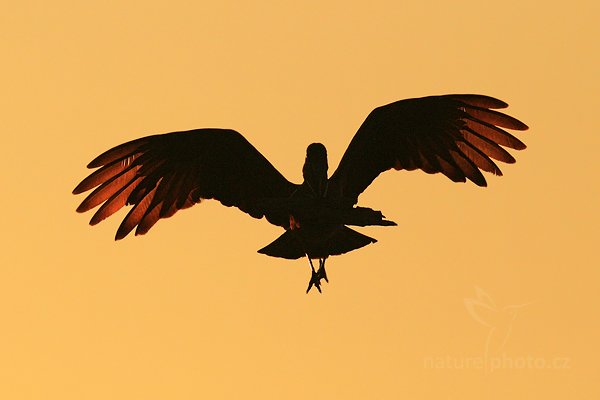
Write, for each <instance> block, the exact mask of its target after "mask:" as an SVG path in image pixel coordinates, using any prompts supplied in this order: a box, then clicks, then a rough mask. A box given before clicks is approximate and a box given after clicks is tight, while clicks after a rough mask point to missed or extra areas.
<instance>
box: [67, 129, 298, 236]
mask: <svg viewBox="0 0 600 400" xmlns="http://www.w3.org/2000/svg"><path fill="white" fill-rule="evenodd" d="M97 167H100V168H99V169H97V170H96V171H94V172H93V173H92V174H90V175H89V176H88V177H87V178H85V179H84V180H83V181H82V182H81V183H80V184H79V185H78V186H77V187H76V188H75V189H74V190H73V193H74V194H78V193H82V192H85V191H88V190H90V189H92V188H96V189H95V190H94V191H93V192H92V193H91V194H89V195H88V196H87V198H86V199H85V200H83V202H82V203H81V205H80V206H79V207H78V208H77V211H78V212H85V211H88V210H90V209H92V208H94V207H96V206H98V205H100V204H102V206H101V207H100V208H99V209H98V210H97V211H96V213H95V214H94V216H93V217H92V219H91V221H90V224H91V225H95V224H97V223H98V222H100V221H102V220H103V219H105V218H107V217H108V216H110V215H112V214H113V213H115V212H116V211H118V210H119V209H120V208H122V207H123V206H125V205H133V208H132V209H131V210H130V211H129V213H128V214H127V216H126V217H125V219H124V220H123V222H122V223H121V226H120V227H119V229H118V231H117V235H116V240H119V239H122V238H124V237H125V236H127V234H129V233H130V232H131V231H132V230H133V229H134V228H136V227H137V228H136V232H135V233H136V235H143V234H144V233H146V232H148V230H149V229H150V228H151V227H152V226H153V225H154V224H155V223H156V222H157V221H158V220H159V219H160V218H168V217H170V216H172V215H173V214H175V213H176V212H177V211H178V210H180V209H183V208H187V207H191V206H192V205H194V204H196V203H199V202H200V201H201V199H216V200H219V201H220V202H221V203H222V204H223V205H225V206H235V207H238V208H239V209H240V210H242V211H244V212H246V213H248V214H250V215H251V216H252V217H255V218H262V217H263V215H264V214H265V211H266V210H265V209H264V206H262V201H263V200H264V199H268V198H273V197H288V196H289V195H290V194H291V193H292V192H293V191H294V190H295V188H296V185H294V184H292V183H290V182H289V181H288V180H287V179H285V178H284V177H283V175H281V174H280V173H279V172H278V171H277V170H276V169H275V167H273V165H271V163H269V161H268V160H267V159H266V158H265V157H264V156H263V155H262V154H261V153H260V152H259V151H258V150H256V148H254V147H253V146H252V145H251V144H250V143H249V142H248V141H247V140H246V139H245V138H244V137H243V136H242V135H241V134H240V133H238V132H236V131H233V130H227V129H197V130H193V131H186V132H173V133H167V134H163V135H153V136H148V137H144V138H140V139H137V140H133V141H131V142H127V143H124V144H121V145H119V146H117V147H114V148H112V149H110V150H108V151H106V152H104V153H102V154H101V155H99V156H98V157H96V158H95V159H94V160H93V161H92V162H90V164H89V165H88V168H97Z"/></svg>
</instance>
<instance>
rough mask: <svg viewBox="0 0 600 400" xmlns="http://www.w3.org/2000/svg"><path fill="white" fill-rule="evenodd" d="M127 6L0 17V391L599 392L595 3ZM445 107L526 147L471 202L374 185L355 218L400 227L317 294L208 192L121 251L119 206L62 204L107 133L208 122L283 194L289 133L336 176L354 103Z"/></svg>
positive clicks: (354, 116) (296, 161) (6, 394)
mask: <svg viewBox="0 0 600 400" xmlns="http://www.w3.org/2000/svg"><path fill="white" fill-rule="evenodd" d="M125 3H126V4H124V3H123V2H97V4H95V5H91V3H90V2H79V1H53V2H47V1H38V2H34V1H19V2H4V4H3V5H2V13H1V14H0V30H1V32H2V35H1V37H0V41H1V42H0V43H1V51H2V55H3V57H2V58H3V61H2V63H1V65H0V80H1V81H0V84H1V87H2V93H3V95H2V96H0V103H1V108H2V156H1V157H0V162H1V163H2V165H1V169H0V171H1V174H2V177H1V182H2V194H3V195H2V196H1V197H0V202H1V207H2V210H3V213H2V214H3V215H2V224H1V232H2V252H1V254H0V268H1V270H0V271H1V277H0V398H2V399H198V398H211V399H213V398H214V399H221V398H223V399H227V398H248V399H253V398H289V399H306V398H316V399H320V398H344V399H367V398H376V399H400V398H411V399H481V398H486V399H502V398H509V397H510V398H511V399H533V398H556V399H559V398H561V399H564V398H571V397H572V396H575V397H577V398H580V399H596V398H600V384H599V383H598V379H597V378H598V376H599V374H600V360H599V356H600V352H599V350H600V345H599V344H598V343H599V342H598V337H600V321H599V319H600V318H599V314H598V306H599V305H600V301H599V294H598V289H599V286H600V273H599V271H598V267H599V265H600V263H599V261H600V260H599V257H598V244H599V241H598V239H599V237H600V235H599V232H598V226H599V222H600V221H599V212H598V204H599V203H598V201H599V198H600V196H599V194H600V193H599V185H598V175H597V174H598V168H599V166H600V165H599V164H600V163H599V162H598V147H599V145H600V139H599V135H598V132H599V129H600V123H599V122H598V106H599V101H598V93H599V91H600V85H599V83H600V79H599V77H598V72H599V71H600V62H599V54H600V46H599V44H598V43H599V37H600V28H599V27H598V20H599V19H600V10H599V5H598V4H599V3H598V2H597V1H570V2H567V3H559V2H550V3H551V4H543V5H541V4H542V3H540V2H539V1H523V0H520V1H508V2H482V1H469V2H437V3H436V2H433V3H431V2H420V4H419V5H408V4H403V3H404V2H399V1H388V2H379V1H369V2H365V4H364V5H350V4H349V3H348V2H347V1H335V2H333V1H329V2H323V1H315V2H302V3H303V5H299V4H297V2H290V4H287V5H283V4H282V2H264V3H262V2H253V3H228V2H219V4H218V5H216V4H213V3H216V2H191V1H190V2H180V1H168V2H166V1H165V2H152V1H148V0H145V1H137V2H133V1H130V2H125ZM561 4H562V5H561ZM453 92H459V93H462V92H474V93H484V94H489V95H492V96H496V97H499V98H501V99H503V100H505V101H507V102H509V103H510V105H511V108H509V112H510V113H511V114H512V115H514V116H516V117H517V118H520V119H522V120H523V121H524V122H526V123H527V124H529V126H530V127H531V129H530V131H528V132H525V133H523V134H521V135H519V137H521V138H522V139H523V140H524V141H525V142H526V143H527V145H528V146H529V148H528V149H527V150H526V151H523V152H520V153H516V154H515V153H514V152H513V154H515V155H516V157H517V159H518V162H517V164H516V165H510V166H506V165H504V166H502V169H503V171H504V173H505V176H504V177H503V178H497V177H493V176H489V175H487V177H488V182H489V188H487V189H480V188H477V187H475V186H474V185H472V184H467V185H465V184H453V183H451V182H450V181H449V180H447V179H445V178H443V177H442V176H441V175H434V176H431V175H426V174H424V173H417V172H411V173H408V172H398V173H395V174H394V173H387V174H385V175H384V176H383V177H380V178H379V179H378V180H377V181H376V182H375V184H374V185H373V186H371V187H370V188H369V190H368V191H367V192H366V193H365V194H364V195H363V196H362V197H361V204H363V205H366V206H373V207H374V208H376V209H380V210H383V211H384V213H385V215H386V216H387V217H389V218H390V219H393V220H395V221H396V222H398V224H399V226H398V228H395V229H392V228H387V229H386V228H369V229H362V230H361V231H362V232H364V233H366V234H368V235H372V236H374V237H376V238H377V239H379V243H377V244H376V245H372V246H369V247H367V248H365V249H362V250H360V251H356V252H354V253H351V254H348V255H345V256H343V257H336V258H333V259H331V260H330V262H329V264H328V265H329V269H328V272H329V276H330V281H331V283H330V284H329V285H325V288H324V293H323V295H319V294H318V293H316V292H314V293H311V294H310V295H305V294H304V290H305V287H306V283H307V282H308V279H309V275H310V273H309V269H308V267H307V265H306V264H307V263H306V260H298V261H291V262H290V261H285V260H281V259H275V258H269V257H265V256H262V255H259V254H257V253H256V250H257V249H259V248H260V247H262V246H264V245H265V244H267V243H269V242H270V241H271V240H273V239H274V238H275V237H276V236H278V235H279V230H278V228H276V227H272V226H270V225H268V224H267V223H265V221H259V220H254V219H251V218H248V217H247V216H246V215H244V214H242V213H241V212H239V211H237V210H235V209H231V208H225V207H222V206H220V205H219V204H218V203H216V202H206V203H205V204H203V205H199V206H196V207H194V208H192V209H191V210H186V211H182V212H180V213H179V214H177V215H176V216H175V217H174V218H171V219H169V220H163V221H161V222H159V223H158V224H157V225H156V226H155V227H154V228H153V230H152V231H151V232H150V234H148V235H147V236H144V237H128V238H127V239H125V240H123V241H121V242H118V243H115V242H114V241H113V240H112V239H113V236H114V233H115V230H116V228H117V226H118V224H119V223H120V219H121V218H122V217H123V216H124V213H123V212H121V213H119V214H117V215H116V216H114V217H112V218H110V219H109V220H107V221H105V222H104V223H102V224H100V225H99V226H97V227H94V228H90V227H88V226H87V221H88V220H89V218H90V217H91V215H92V214H91V213H88V214H87V215H78V214H76V213H75V211H74V210H75V208H76V206H77V204H79V202H80V201H81V200H82V199H83V196H78V197H75V196H72V195H71V194H70V192H71V190H72V189H73V187H74V186H75V185H76V184H77V183H78V182H79V181H80V180H81V179H82V178H83V177H84V176H85V175H86V174H87V173H88V171H87V170H86V169H85V165H86V164H87V163H88V162H89V161H90V160H91V159H92V158H93V157H95V156H96V155H97V154H99V153H100V152H102V151H104V150H106V149H107V148H109V147H112V146H114V145H117V144H119V143H121V142H124V141H127V140H131V139H134V138H137V137H140V136H144V135H148V134H153V133H162V132H169V131H175V130H185V129H192V128H198V127H229V128H233V129H236V130H239V131H240V132H242V133H243V134H244V135H245V136H246V137H247V138H248V139H249V140H250V141H251V142H252V143H253V144H254V145H255V146H256V147H257V148H258V149H259V150H260V151H262V152H263V154H265V156H266V157H267V158H268V159H269V160H270V161H271V162H272V163H273V164H274V165H275V166H276V167H278V168H279V169H280V170H281V171H282V172H283V173H284V175H285V176H286V177H288V179H290V180H292V181H295V182H299V181H300V179H301V166H302V163H303V160H304V152H305V148H306V145H307V144H309V143H310V142H312V141H322V142H323V143H324V144H325V145H326V146H327V147H328V149H329V157H330V165H331V169H332V170H333V169H334V167H335V166H337V163H338V161H339V159H340V157H341V155H342V153H343V151H344V150H345V148H346V146H347V144H348V143H349V141H350V139H351V137H352V135H353V134H354V132H355V131H356V129H357V128H358V126H359V125H360V124H361V122H362V121H363V120H364V118H365V117H366V115H367V114H368V113H369V111H370V110H371V109H373V108H374V107H376V106H378V105H382V104H386V103H389V102H392V101H395V100H398V99H402V98H408V97H420V96H426V95H432V94H442V93H453ZM330 172H331V171H330ZM477 288H479V289H477ZM477 290H479V295H480V297H482V296H483V295H484V294H487V295H488V296H489V297H490V298H491V300H488V304H491V302H492V301H493V302H494V303H495V305H496V309H495V310H493V309H491V308H493V307H491V308H489V307H488V309H485V307H484V308H480V310H479V311H478V314H477V315H475V314H472V313H471V312H470V311H469V310H468V309H467V308H466V307H465V299H472V298H477ZM466 302H467V303H469V302H471V303H472V301H471V300H466ZM524 303H530V304H527V305H526V306H523V307H522V308H519V309H518V315H516V318H514V319H512V317H511V314H510V308H508V309H507V308H505V306H511V305H520V304H524ZM482 311H485V312H487V313H488V315H487V316H482V315H481V314H480V312H482ZM476 317H481V318H482V320H484V322H486V321H487V322H486V323H487V324H488V325H489V326H485V325H484V324H482V323H480V321H479V320H478V318H476ZM511 321H512V324H511ZM492 328H493V329H494V332H493V333H494V335H496V336H495V337H493V338H492V339H491V340H492V341H491V342H490V343H492V345H491V347H490V348H489V349H488V350H489V351H488V352H486V350H485V348H486V340H487V337H488V334H489V332H490V329H492ZM502 332H503V333H502ZM494 341H496V342H494ZM502 341H505V342H506V343H505V345H504V347H501V343H500V342H502ZM494 343H495V344H494ZM494 346H496V347H494ZM494 354H495V355H496V356H498V357H500V356H501V357H503V358H502V360H504V361H502V362H503V365H502V366H501V367H499V368H490V365H488V364H489V363H488V361H489V359H490V357H492V356H494ZM486 356H487V357H486ZM527 357H529V358H530V359H531V358H533V360H534V361H535V363H534V365H531V363H529V364H527V365H523V363H522V362H520V361H519V360H526V359H527ZM482 358H484V359H485V360H488V361H486V365H485V366H484V367H481V365H479V366H478V365H471V364H468V363H466V362H465V360H468V359H475V360H477V359H478V360H481V359H482ZM432 360H433V361H432ZM440 360H441V361H440ZM485 360H484V361H485ZM540 360H541V361H540ZM556 360H558V361H556ZM511 363H513V364H512V365H511ZM556 363H558V364H556Z"/></svg>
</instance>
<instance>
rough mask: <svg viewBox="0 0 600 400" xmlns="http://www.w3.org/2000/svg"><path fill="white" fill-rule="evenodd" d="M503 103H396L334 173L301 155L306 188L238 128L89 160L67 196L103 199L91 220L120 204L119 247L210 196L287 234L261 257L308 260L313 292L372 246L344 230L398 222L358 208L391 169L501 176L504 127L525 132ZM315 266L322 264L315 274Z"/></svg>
mask: <svg viewBox="0 0 600 400" xmlns="http://www.w3.org/2000/svg"><path fill="white" fill-rule="evenodd" d="M507 106H508V105H507V104H506V103H504V102H503V101H500V100H498V99H495V98H492V97H488V96H482V95H473V94H455V95H445V96H431V97H424V98H417V99H408V100H401V101H397V102H395V103H391V104H388V105H385V106H382V107H378V108H376V109H375V110H373V111H372V112H371V113H370V114H369V116H368V117H367V119H366V120H365V121H364V122H363V124H362V125H361V127H360V128H359V130H358V132H357V133H356V135H355V136H354V138H353V139H352V141H351V142H350V145H349V146H348V149H347V150H346V152H345V153H344V156H343V157H342V160H341V161H340V165H339V166H338V168H337V170H336V171H335V172H334V173H333V175H331V177H329V178H328V175H327V169H328V165H327V151H326V149H325V146H323V145H322V144H320V143H313V144H311V145H309V146H308V148H307V149H306V161H305V162H304V167H303V168H302V175H303V176H304V182H303V183H302V184H300V185H297V184H294V183H291V182H289V181H288V180H287V179H286V178H284V177H283V175H281V173H279V171H277V169H275V168H274V167H273V165H271V163H270V162H269V161H268V160H267V159H266V158H265V157H264V156H263V155H262V154H261V153H260V152H258V151H257V150H256V149H255V148H254V147H253V146H252V145H251V144H250V143H249V142H248V141H247V140H246V139H245V138H244V137H243V136H242V135H241V134H240V133H238V132H236V131H233V130H229V129H196V130H192V131H186V132H173V133H167V134H162V135H153V136H147V137H144V138H140V139H136V140H133V141H130V142H127V143H124V144H121V145H119V146H117V147H114V148H112V149H110V150H108V151H106V152H105V153H103V154H101V155H100V156H98V157H96V158H95V159H94V160H93V161H92V162H90V164H89V165H88V168H98V167H100V168H99V169H98V170H96V171H94V172H93V173H92V174H91V175H89V176H88V177H87V178H85V179H84V180H83V181H82V182H81V183H80V184H79V185H78V186H77V187H76V188H75V189H74V190H73V193H74V194H78V193H82V192H85V191H87V190H90V189H92V188H95V187H96V189H95V190H94V191H93V192H92V193H91V194H90V195H89V196H88V197H87V198H86V199H85V200H84V201H83V202H82V203H81V205H80V206H79V207H78V208H77V211H78V212H84V211H88V210H90V209H92V208H94V207H96V206H98V205H100V204H102V205H101V207H100V208H99V209H98V210H97V211H96V213H95V214H94V216H93V217H92V219H91V221H90V224H91V225H95V224H97V223H98V222H100V221H102V220H103V219H105V218H106V217H108V216H110V215H111V214H113V213H114V212H116V211H117V210H119V209H120V208H121V207H123V206H125V205H133V207H132V208H131V210H130V211H129V213H128V214H127V216H126V217H125V219H124V220H123V222H122V223H121V225H120V226H119V229H118V230H117V235H116V240H119V239H122V238H124V237H125V236H127V234H129V233H130V232H131V231H132V230H133V229H134V228H135V234H136V235H143V234H145V233H146V232H148V230H149V229H150V228H151V227H152V226H153V225H154V224H155V223H156V222H157V221H158V220H159V219H160V218H168V217H170V216H172V215H173V214H175V213H176V212H177V211H178V210H180V209H183V208H188V207H191V206H192V205H194V204H196V203H199V202H200V201H201V200H202V199H216V200H219V201H220V202H221V203H222V204H223V205H225V206H228V207H230V206H235V207H238V208H239V209H240V210H242V211H244V212H245V213H247V214H249V215H251V216H252V217H254V218H262V217H263V216H264V217H266V219H267V220H268V221H269V222H270V223H271V224H274V225H277V226H281V227H282V228H284V229H285V232H284V233H283V234H282V235H281V236H280V237H279V238H278V239H276V240H275V241H274V242H272V243H271V244H269V245H268V246H266V247H264V248H262V249H260V250H258V252H259V253H262V254H266V255H269V256H273V257H282V258H287V259H297V258H301V257H304V256H306V257H308V260H309V263H310V267H311V269H312V275H311V278H310V281H309V285H308V289H307V292H308V291H309V290H310V289H311V287H312V286H313V285H314V286H315V287H316V288H317V289H318V290H319V291H321V287H320V284H321V280H322V279H325V280H326V281H328V280H327V274H326V272H325V260H326V259H327V257H329V256H332V255H339V254H343V253H346V252H349V251H352V250H355V249H358V248H361V247H363V246H366V245H367V244H370V243H375V242H376V240H375V239H373V238H370V237H368V236H365V235H362V234H360V233H358V232H356V231H354V230H352V229H350V228H348V227H347V226H346V225H355V226H367V225H383V226H389V225H396V224H395V223H394V222H392V221H389V220H386V219H385V217H384V216H383V215H382V213H381V212H380V211H375V210H372V209H370V208H365V207H358V206H355V205H356V204H357V202H358V196H359V195H360V194H361V193H362V192H363V191H364V190H365V189H366V188H367V187H368V186H369V185H370V184H371V182H373V180H374V179H375V178H376V177H377V176H378V175H379V174H380V173H382V172H384V171H387V170H389V169H392V168H393V169H396V170H400V169H405V170H414V169H421V170H423V171H425V172H427V173H430V174H433V173H437V172H441V173H442V174H444V175H446V176H447V177H448V178H450V179H451V180H452V181H454V182H465V181H466V179H469V180H470V181H472V182H474V183H475V184H476V185H478V186H486V181H485V178H484V177H483V175H482V174H481V171H480V170H483V171H486V172H491V173H493V174H496V175H501V174H502V173H501V172H500V169H499V168H498V166H497V165H496V164H495V163H494V161H492V159H495V160H499V161H502V162H506V163H513V162H515V159H514V158H513V157H512V156H511V155H510V154H509V153H508V152H507V151H506V150H505V149H504V148H503V147H501V146H504V147H509V148H512V149H517V150H521V149H524V148H525V145H524V144H523V143H522V142H521V141H520V140H519V139H517V138H515V137H514V136H513V135H511V134H510V133H508V132H506V131H504V130H503V129H501V127H503V128H509V129H514V130H525V129H527V126H526V125H525V124H524V123H522V122H520V121H518V120H517V119H515V118H513V117H510V116H508V115H505V114H502V113H500V112H497V111H493V110H491V109H498V108H505V107H507ZM311 259H319V268H318V269H317V270H316V271H315V268H314V267H313V264H312V261H311Z"/></svg>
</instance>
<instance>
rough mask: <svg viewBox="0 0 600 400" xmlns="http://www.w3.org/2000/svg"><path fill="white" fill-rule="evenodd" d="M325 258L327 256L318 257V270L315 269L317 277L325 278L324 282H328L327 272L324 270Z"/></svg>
mask: <svg viewBox="0 0 600 400" xmlns="http://www.w3.org/2000/svg"><path fill="white" fill-rule="evenodd" d="M325 260H327V257H325V258H319V270H318V271H317V275H318V276H319V279H325V282H327V283H329V279H327V272H326V271H325Z"/></svg>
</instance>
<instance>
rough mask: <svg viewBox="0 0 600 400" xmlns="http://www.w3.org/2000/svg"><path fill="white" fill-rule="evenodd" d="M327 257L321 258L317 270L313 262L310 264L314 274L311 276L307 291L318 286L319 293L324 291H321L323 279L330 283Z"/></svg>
mask: <svg viewBox="0 0 600 400" xmlns="http://www.w3.org/2000/svg"><path fill="white" fill-rule="evenodd" d="M325 260H326V259H325V258H320V259H319V269H318V270H317V271H315V269H314V267H313V266H312V262H311V264H310V267H311V271H312V274H311V276H310V281H309V282H308V289H306V293H308V292H309V291H310V289H312V287H313V286H314V287H316V288H317V290H318V291H319V293H323V292H322V291H321V280H322V279H325V282H327V283H329V279H327V272H326V271H325Z"/></svg>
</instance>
